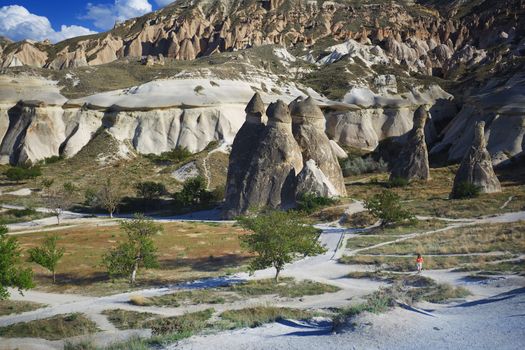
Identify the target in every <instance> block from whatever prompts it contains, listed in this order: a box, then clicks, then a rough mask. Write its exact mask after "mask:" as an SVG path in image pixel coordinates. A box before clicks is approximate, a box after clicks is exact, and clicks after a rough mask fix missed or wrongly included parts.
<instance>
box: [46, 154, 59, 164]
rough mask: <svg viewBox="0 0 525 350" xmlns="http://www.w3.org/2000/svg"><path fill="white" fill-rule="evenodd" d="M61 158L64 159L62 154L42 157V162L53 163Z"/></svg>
mask: <svg viewBox="0 0 525 350" xmlns="http://www.w3.org/2000/svg"><path fill="white" fill-rule="evenodd" d="M62 159H64V157H63V156H51V157H47V158H44V160H43V161H42V162H43V163H44V164H53V163H58V162H60V161H61V160H62Z"/></svg>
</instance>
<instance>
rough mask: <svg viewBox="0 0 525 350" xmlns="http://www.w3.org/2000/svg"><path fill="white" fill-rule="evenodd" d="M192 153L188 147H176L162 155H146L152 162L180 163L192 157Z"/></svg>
mask: <svg viewBox="0 0 525 350" xmlns="http://www.w3.org/2000/svg"><path fill="white" fill-rule="evenodd" d="M191 155H192V153H191V152H190V151H188V149H187V148H186V147H179V146H177V147H175V148H174V149H172V150H171V151H167V152H162V153H161V154H159V155H157V154H153V153H150V154H147V155H145V157H146V158H148V159H149V160H151V161H152V162H155V163H160V164H163V163H179V162H182V161H185V160H186V159H188V158H189V157H191Z"/></svg>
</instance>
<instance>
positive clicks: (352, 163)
mask: <svg viewBox="0 0 525 350" xmlns="http://www.w3.org/2000/svg"><path fill="white" fill-rule="evenodd" d="M340 165H341V170H342V171H343V176H352V175H361V174H368V173H380V172H385V171H387V170H388V164H387V163H386V162H384V161H383V159H379V161H375V160H374V159H373V158H372V157H366V158H361V157H356V158H347V159H344V160H341V162H340Z"/></svg>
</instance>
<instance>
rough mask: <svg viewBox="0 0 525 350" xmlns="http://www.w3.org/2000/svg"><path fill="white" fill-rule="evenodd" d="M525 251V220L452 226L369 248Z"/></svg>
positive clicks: (385, 251)
mask: <svg viewBox="0 0 525 350" xmlns="http://www.w3.org/2000/svg"><path fill="white" fill-rule="evenodd" d="M414 252H418V253H420V254H423V255H424V254H471V253H489V252H509V253H513V254H522V253H525V221H519V222H514V223H505V224H492V225H488V224H483V225H478V226H468V227H462V228H457V229H451V230H448V231H444V232H439V233H436V234H431V235H426V236H421V237H418V238H414V239H408V240H405V241H401V242H398V243H394V244H389V245H385V246H382V247H378V248H374V249H371V250H367V251H366V253H367V254H413V253H414Z"/></svg>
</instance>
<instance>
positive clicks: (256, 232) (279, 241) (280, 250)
mask: <svg viewBox="0 0 525 350" xmlns="http://www.w3.org/2000/svg"><path fill="white" fill-rule="evenodd" d="M238 220H239V224H240V225H241V226H242V227H243V228H245V229H247V230H250V231H252V233H251V234H249V235H246V236H243V237H242V242H243V245H245V246H246V247H247V248H248V249H249V250H250V252H253V253H255V254H256V257H255V258H254V259H253V260H252V261H251V263H250V266H249V268H250V271H251V272H254V271H255V270H259V269H264V268H267V267H274V268H275V281H276V282H277V281H278V279H279V273H280V272H281V271H282V269H283V268H284V265H285V264H287V263H289V262H291V261H292V260H293V259H294V257H296V256H297V255H301V256H311V255H316V254H320V253H323V252H324V251H325V249H324V248H323V247H322V246H321V245H320V244H319V242H318V240H317V238H318V231H317V230H316V229H315V228H314V227H312V226H311V225H308V224H306V223H305V221H304V220H303V219H302V218H301V217H299V216H298V215H297V214H295V213H293V212H284V211H270V212H267V213H263V214H260V215H259V216H256V217H241V218H239V219H238Z"/></svg>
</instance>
